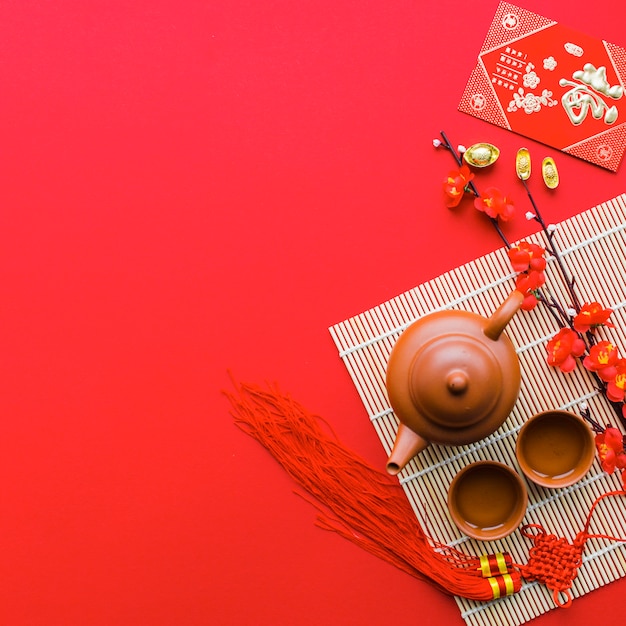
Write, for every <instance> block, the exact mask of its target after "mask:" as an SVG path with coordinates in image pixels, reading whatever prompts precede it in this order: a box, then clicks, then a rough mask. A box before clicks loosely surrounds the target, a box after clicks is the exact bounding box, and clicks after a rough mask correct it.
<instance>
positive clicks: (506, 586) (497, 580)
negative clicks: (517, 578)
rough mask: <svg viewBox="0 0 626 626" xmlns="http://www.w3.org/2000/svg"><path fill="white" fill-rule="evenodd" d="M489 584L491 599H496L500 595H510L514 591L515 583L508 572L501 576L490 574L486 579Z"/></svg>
mask: <svg viewBox="0 0 626 626" xmlns="http://www.w3.org/2000/svg"><path fill="white" fill-rule="evenodd" d="M487 580H488V581H489V584H490V585H491V591H492V593H493V599H494V600H497V599H498V598H500V597H501V596H502V595H505V596H512V595H513V594H514V593H515V583H514V582H513V578H512V577H511V575H510V574H502V575H501V576H492V577H491V578H488V579H487Z"/></svg>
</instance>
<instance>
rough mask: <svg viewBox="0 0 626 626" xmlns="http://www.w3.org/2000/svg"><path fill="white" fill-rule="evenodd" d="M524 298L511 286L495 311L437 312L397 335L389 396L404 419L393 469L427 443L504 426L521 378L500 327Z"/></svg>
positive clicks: (471, 438)
mask: <svg viewBox="0 0 626 626" xmlns="http://www.w3.org/2000/svg"><path fill="white" fill-rule="evenodd" d="M523 300H524V296H523V294H522V293H521V292H519V291H517V290H515V291H513V292H511V294H510V295H509V296H508V297H507V299H506V300H505V301H504V302H503V303H502V304H501V305H500V306H499V307H498V309H497V310H496V311H495V312H494V313H493V314H492V316H491V317H490V318H485V317H482V316H481V315H477V314H476V313H471V312H469V311H457V310H446V311H437V312H435V313H430V314H428V315H425V316H424V317H422V318H420V319H418V320H417V321H416V322H414V323H413V324H411V325H410V326H409V327H408V328H407V329H406V330H405V331H404V332H403V333H402V334H401V335H400V337H399V338H398V340H397V342H396V344H395V345H394V346H393V348H392V350H391V354H390V355H389V362H388V364H387V375H386V384H387V392H388V394H389V401H390V403H391V407H392V408H393V410H394V412H395V414H396V416H397V418H398V419H399V420H400V426H399V428H398V434H397V436H396V441H395V444H394V447H393V450H392V452H391V455H390V456H389V459H388V461H387V471H388V472H389V473H390V474H397V473H398V472H400V471H401V470H402V468H403V467H404V466H405V465H406V464H407V463H408V462H409V461H410V460H411V459H412V458H413V457H414V456H415V455H416V454H418V453H419V452H421V451H422V450H423V449H424V448H426V447H427V446H428V445H429V443H438V444H446V445H463V444H467V443H472V442H475V441H478V440H480V439H483V438H484V437H486V436H487V435H489V434H491V433H492V432H494V431H495V430H496V429H497V428H499V427H500V426H501V425H502V423H503V422H504V420H505V419H506V418H507V417H508V415H509V414H510V412H511V410H512V408H513V405H514V404H515V401H516V400H517V395H518V393H519V387H520V380H521V376H520V365H519V360H518V358H517V354H516V352H515V347H514V346H513V344H512V343H511V340H510V339H509V338H508V337H507V336H506V334H505V333H504V332H503V331H504V328H505V327H506V325H507V324H508V323H509V321H510V320H511V318H512V317H513V316H514V315H515V313H517V311H518V310H519V308H520V307H521V305H522V301H523Z"/></svg>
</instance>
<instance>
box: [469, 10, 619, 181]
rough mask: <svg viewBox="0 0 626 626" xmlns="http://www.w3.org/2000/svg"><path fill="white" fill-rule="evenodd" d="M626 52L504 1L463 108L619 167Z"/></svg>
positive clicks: (607, 165) (588, 158) (612, 167)
mask: <svg viewBox="0 0 626 626" xmlns="http://www.w3.org/2000/svg"><path fill="white" fill-rule="evenodd" d="M625 81H626V51H625V50H624V49H623V48H621V47H619V46H616V45H614V44H611V43H608V42H606V41H603V40H602V39H597V38H595V37H589V36H587V35H585V34H583V33H580V32H578V31H575V30H572V29H570V28H566V27H565V26H562V25H561V24H559V23H557V22H555V21H553V20H549V19H547V18H545V17H541V16H540V15H537V14H536V13H532V12H530V11H527V10H526V9H522V8H519V7H517V6H514V5H512V4H509V3H507V2H501V3H500V5H499V6H498V9H497V11H496V15H495V17H494V19H493V23H492V24H491V28H490V29H489V32H488V33H487V37H486V38H485V41H484V43H483V47H482V49H481V51H480V54H479V56H478V62H477V64H476V67H475V68H474V70H473V72H472V74H471V76H470V79H469V81H468V83H467V86H466V88H465V92H464V93H463V98H462V100H461V103H460V105H459V110H461V111H463V112H465V113H469V114H470V115H473V116H475V117H478V118H480V119H483V120H486V121H487V122H490V123H492V124H496V125H498V126H502V127H504V128H508V129H509V130H511V131H513V132H515V133H518V134H520V135H524V136H525V137H529V138H530V139H535V140H537V141H540V142H542V143H544V144H547V145H549V146H552V147H553V148H557V149H558V150H561V151H563V152H566V153H567V154H571V155H573V156H576V157H579V158H581V159H585V160H586V161H590V162H591V163H595V164H596V165H600V166H601V167H605V168H607V169H609V170H612V171H616V170H617V168H618V167H619V164H620V161H621V159H622V155H623V153H624V149H625V148H626V94H625V89H624V84H625Z"/></svg>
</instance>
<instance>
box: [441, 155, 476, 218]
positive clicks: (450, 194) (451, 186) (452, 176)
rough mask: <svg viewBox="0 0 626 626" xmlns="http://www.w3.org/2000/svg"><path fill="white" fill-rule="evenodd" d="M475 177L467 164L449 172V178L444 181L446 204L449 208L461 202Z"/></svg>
mask: <svg viewBox="0 0 626 626" xmlns="http://www.w3.org/2000/svg"><path fill="white" fill-rule="evenodd" d="M473 178H474V174H473V173H472V172H470V169H469V167H468V166H467V165H462V166H461V169H458V170H452V171H451V172H450V173H449V174H448V178H446V180H445V181H444V183H443V191H444V193H445V194H446V196H447V198H446V206H447V207H448V208H449V209H452V208H454V207H455V206H457V205H458V204H459V202H461V198H462V197H463V194H464V193H465V187H466V186H467V185H468V183H469V182H471V180H472V179H473Z"/></svg>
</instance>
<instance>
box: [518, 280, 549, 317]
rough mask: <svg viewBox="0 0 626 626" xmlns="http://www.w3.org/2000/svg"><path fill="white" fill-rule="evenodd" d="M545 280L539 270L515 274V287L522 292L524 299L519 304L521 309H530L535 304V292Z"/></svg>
mask: <svg viewBox="0 0 626 626" xmlns="http://www.w3.org/2000/svg"><path fill="white" fill-rule="evenodd" d="M545 282H546V276H545V274H544V273H543V272H540V271H535V270H530V271H528V272H524V273H523V274H518V275H517V278H516V279H515V288H516V289H517V290H518V291H521V292H522V293H523V294H524V301H523V302H522V306H521V308H522V310H523V311H530V310H532V309H534V308H535V307H536V306H537V294H536V293H535V292H536V291H537V289H539V287H541V285H543V284H544V283H545Z"/></svg>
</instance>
